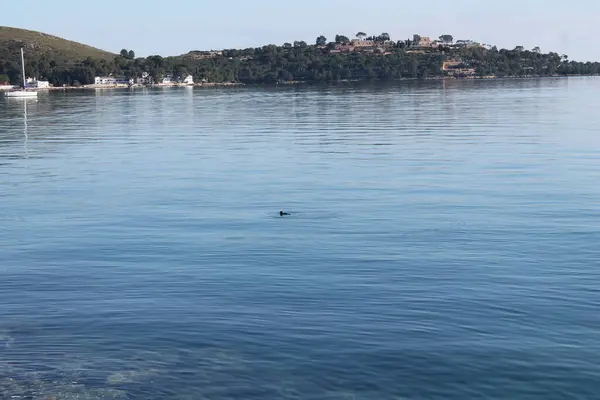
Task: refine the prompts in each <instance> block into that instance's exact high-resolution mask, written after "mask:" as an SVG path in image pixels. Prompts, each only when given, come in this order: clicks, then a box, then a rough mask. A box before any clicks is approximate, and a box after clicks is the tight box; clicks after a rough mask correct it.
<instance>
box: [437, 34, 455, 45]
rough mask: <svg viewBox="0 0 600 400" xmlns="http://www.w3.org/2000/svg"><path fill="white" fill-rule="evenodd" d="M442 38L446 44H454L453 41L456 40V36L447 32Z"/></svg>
mask: <svg viewBox="0 0 600 400" xmlns="http://www.w3.org/2000/svg"><path fill="white" fill-rule="evenodd" d="M440 40H441V41H442V42H444V43H445V44H452V42H454V37H453V36H452V35H448V34H445V35H442V36H440Z"/></svg>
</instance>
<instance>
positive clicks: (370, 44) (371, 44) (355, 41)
mask: <svg viewBox="0 0 600 400" xmlns="http://www.w3.org/2000/svg"><path fill="white" fill-rule="evenodd" d="M350 44H351V45H352V46H354V47H374V46H376V45H377V44H376V43H375V42H374V41H372V40H360V39H352V40H351V41H350Z"/></svg>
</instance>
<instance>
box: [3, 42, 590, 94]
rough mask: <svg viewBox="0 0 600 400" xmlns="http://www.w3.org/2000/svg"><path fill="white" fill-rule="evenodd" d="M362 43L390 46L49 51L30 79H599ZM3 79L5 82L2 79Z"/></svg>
mask: <svg viewBox="0 0 600 400" xmlns="http://www.w3.org/2000/svg"><path fill="white" fill-rule="evenodd" d="M356 37H357V38H359V39H361V40H372V41H373V42H377V43H380V44H381V45H382V46H383V44H385V47H384V51H382V50H381V49H377V51H376V52H374V53H372V54H371V53H365V52H360V51H355V52H342V53H339V52H331V50H332V49H335V48H337V46H339V45H344V44H348V43H349V42H350V39H349V38H348V37H347V36H344V35H336V37H335V39H334V41H328V40H327V38H326V37H325V36H322V35H321V36H319V37H317V38H316V40H315V42H314V44H313V45H309V44H308V43H306V42H304V41H295V42H293V43H285V44H283V45H282V46H276V45H268V46H262V47H258V48H247V49H230V50H224V51H222V52H218V53H214V54H212V55H208V56H207V55H204V56H202V54H203V53H202V52H191V53H189V54H187V55H183V56H177V57H161V56H159V55H153V56H149V57H137V58H136V57H135V52H134V51H133V50H127V49H123V50H122V51H121V52H120V54H119V55H116V56H115V57H114V59H112V60H106V59H95V58H86V59H83V60H61V59H56V58H52V57H51V56H48V55H43V54H41V55H40V54H35V53H33V54H28V57H27V60H26V65H25V69H26V74H27V75H28V76H35V77H38V78H45V79H48V80H49V81H50V83H51V84H53V85H55V86H62V85H79V84H82V85H86V84H91V83H93V82H94V77H95V76H107V75H114V76H124V77H126V78H136V77H139V76H141V75H142V73H144V72H147V73H148V74H149V75H150V76H151V77H152V78H153V79H154V81H155V82H157V81H160V80H161V79H162V77H163V76H164V75H166V74H171V75H173V76H182V77H183V76H186V75H187V74H191V75H193V76H194V79H195V80H196V81H202V80H204V81H208V82H215V83H221V82H239V83H245V84H270V83H281V82H291V81H305V82H335V81H341V80H394V79H401V78H417V79H425V78H431V77H440V76H444V75H445V74H446V73H447V72H446V71H443V70H442V63H443V62H444V61H447V60H453V59H454V60H455V59H460V60H462V64H463V67H468V68H473V69H474V70H475V71H476V74H477V75H480V76H488V75H495V76H499V77H512V76H514V77H520V76H553V75H596V74H598V73H600V63H598V62H587V63H582V62H576V61H570V60H569V58H568V56H566V55H559V54H557V53H553V52H550V53H542V52H541V51H540V49H539V48H534V49H532V50H526V49H524V48H523V47H522V46H517V47H515V48H514V49H512V50H508V49H497V48H496V47H493V48H491V49H486V48H482V47H471V48H467V47H465V48H454V47H450V46H449V45H450V43H452V41H453V38H452V36H451V35H442V36H441V37H440V40H441V42H443V44H440V46H439V47H438V48H435V49H428V50H427V51H423V52H415V51H414V50H411V49H410V48H411V45H412V42H411V40H399V41H397V42H391V39H390V37H389V34H387V33H382V34H380V35H373V36H367V34H365V33H364V32H359V33H358V34H357V35H356ZM15 54H17V53H16V49H0V78H2V77H3V76H5V77H6V78H7V80H9V81H10V82H11V83H13V84H17V83H19V82H20V80H21V69H20V65H19V63H18V57H16V56H15ZM1 80H2V79H0V81H1Z"/></svg>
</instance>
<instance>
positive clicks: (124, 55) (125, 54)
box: [119, 49, 129, 58]
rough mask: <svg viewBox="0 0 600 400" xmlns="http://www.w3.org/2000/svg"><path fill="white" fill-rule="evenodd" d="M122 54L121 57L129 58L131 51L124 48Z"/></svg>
mask: <svg viewBox="0 0 600 400" xmlns="http://www.w3.org/2000/svg"><path fill="white" fill-rule="evenodd" d="M119 54H120V55H121V57H123V58H127V57H129V52H128V51H127V49H123V50H121V53H119Z"/></svg>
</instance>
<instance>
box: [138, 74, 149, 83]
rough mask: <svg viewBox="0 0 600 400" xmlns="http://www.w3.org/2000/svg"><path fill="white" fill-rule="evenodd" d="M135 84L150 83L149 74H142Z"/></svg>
mask: <svg viewBox="0 0 600 400" xmlns="http://www.w3.org/2000/svg"><path fill="white" fill-rule="evenodd" d="M136 82H137V84H138V85H145V84H147V83H150V74H149V73H147V72H143V73H142V76H141V77H140V78H137V79H136Z"/></svg>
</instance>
